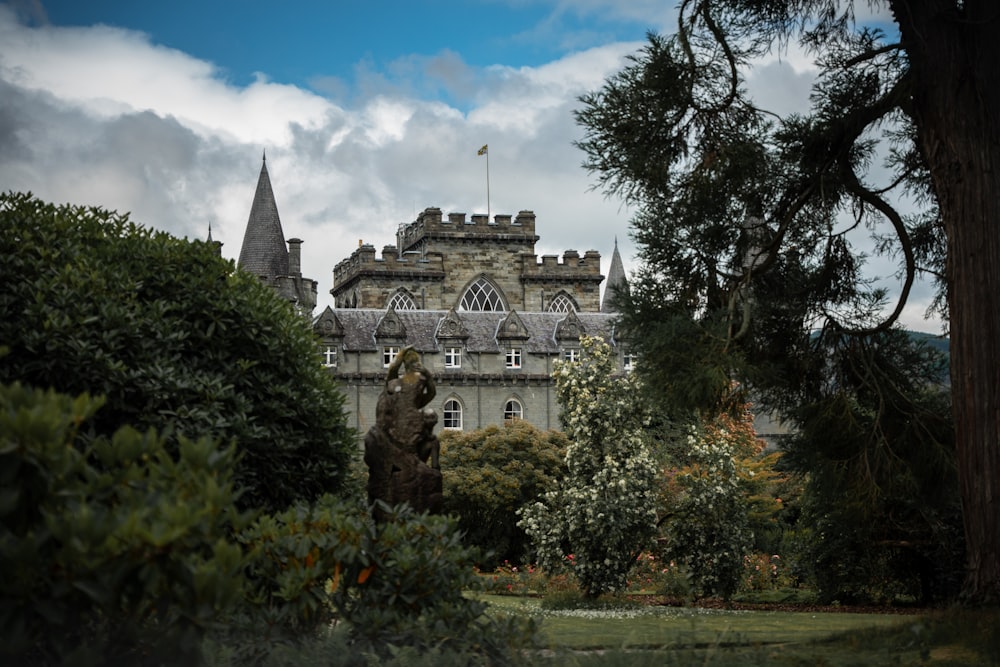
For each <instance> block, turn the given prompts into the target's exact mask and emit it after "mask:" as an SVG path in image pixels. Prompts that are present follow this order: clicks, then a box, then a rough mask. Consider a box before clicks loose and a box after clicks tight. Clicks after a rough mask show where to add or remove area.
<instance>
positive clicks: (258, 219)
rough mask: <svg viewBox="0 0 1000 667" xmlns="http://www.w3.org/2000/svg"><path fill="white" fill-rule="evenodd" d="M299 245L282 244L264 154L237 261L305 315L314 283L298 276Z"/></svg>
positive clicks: (313, 296)
mask: <svg viewBox="0 0 1000 667" xmlns="http://www.w3.org/2000/svg"><path fill="white" fill-rule="evenodd" d="M301 248H302V241H301V240H300V239H289V241H288V243H287V245H286V243H285V234H284V232H283V231H282V229H281V218H280V217H278V205H277V203H275V200H274V192H273V191H272V190H271V177H270V175H269V174H268V173H267V155H266V154H265V155H264V156H263V158H262V163H261V167H260V176H259V177H258V178H257V190H256V192H255V193H254V196H253V204H251V206H250V217H249V219H248V220H247V229H246V232H245V233H244V234H243V246H242V248H241V249H240V259H239V261H238V263H237V264H238V266H239V267H240V268H241V269H243V270H244V271H247V272H249V273H252V274H254V275H256V276H257V277H259V278H260V279H261V280H262V281H263V282H264V283H265V284H267V285H269V286H271V287H273V288H274V289H275V290H276V291H277V292H278V293H279V294H281V295H282V296H283V297H285V298H286V299H288V300H289V301H292V302H293V303H294V304H295V305H296V307H298V308H299V310H301V311H303V312H304V313H305V314H307V315H308V314H311V313H312V310H313V308H315V307H316V287H317V283H316V281H315V280H311V279H309V278H303V277H302V273H301V252H302V250H301Z"/></svg>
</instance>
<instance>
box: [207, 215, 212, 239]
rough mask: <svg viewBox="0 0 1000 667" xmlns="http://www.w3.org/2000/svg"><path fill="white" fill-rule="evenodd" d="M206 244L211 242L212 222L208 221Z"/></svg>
mask: <svg viewBox="0 0 1000 667" xmlns="http://www.w3.org/2000/svg"><path fill="white" fill-rule="evenodd" d="M208 242H209V243H211V242H212V221H211V220H209V221H208Z"/></svg>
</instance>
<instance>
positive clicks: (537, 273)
mask: <svg viewBox="0 0 1000 667" xmlns="http://www.w3.org/2000/svg"><path fill="white" fill-rule="evenodd" d="M521 278H522V280H526V281H539V280H585V281H592V280H597V281H600V280H603V279H604V276H602V275H601V253H599V252H597V251H596V250H588V251H587V252H585V253H583V257H581V256H580V253H579V252H577V251H576V250H566V251H565V252H563V256H562V262H560V261H559V256H558V255H542V261H540V262H539V261H538V256H537V255H524V256H523V265H522V267H521Z"/></svg>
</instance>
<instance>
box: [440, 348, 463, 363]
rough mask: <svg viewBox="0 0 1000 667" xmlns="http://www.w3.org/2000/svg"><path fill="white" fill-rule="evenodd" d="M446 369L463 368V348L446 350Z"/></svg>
mask: <svg viewBox="0 0 1000 667" xmlns="http://www.w3.org/2000/svg"><path fill="white" fill-rule="evenodd" d="M444 367H445V368H461V367H462V348H460V347H446V348H444Z"/></svg>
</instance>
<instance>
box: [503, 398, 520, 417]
mask: <svg viewBox="0 0 1000 667" xmlns="http://www.w3.org/2000/svg"><path fill="white" fill-rule="evenodd" d="M523 418H524V407H523V406H522V405H521V401H519V400H517V399H516V398H511V399H509V400H508V401H507V403H506V404H504V406H503V420H504V421H510V420H513V419H523Z"/></svg>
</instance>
